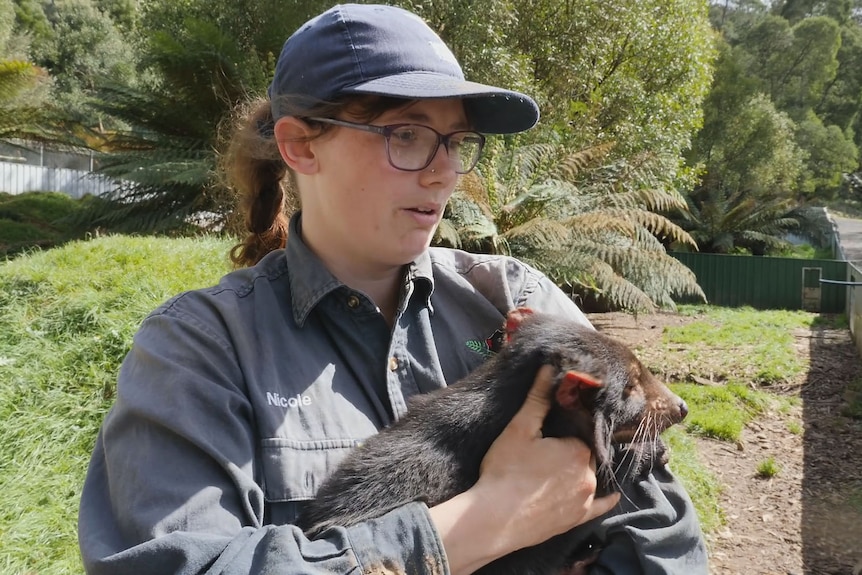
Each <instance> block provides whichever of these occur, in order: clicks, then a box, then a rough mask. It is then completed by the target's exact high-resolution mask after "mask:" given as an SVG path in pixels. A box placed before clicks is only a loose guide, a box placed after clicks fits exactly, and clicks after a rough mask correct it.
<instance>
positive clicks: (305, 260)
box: [284, 212, 434, 326]
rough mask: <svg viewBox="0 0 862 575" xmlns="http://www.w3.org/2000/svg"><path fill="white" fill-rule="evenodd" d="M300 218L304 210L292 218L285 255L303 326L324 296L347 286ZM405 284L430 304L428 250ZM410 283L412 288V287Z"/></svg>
mask: <svg viewBox="0 0 862 575" xmlns="http://www.w3.org/2000/svg"><path fill="white" fill-rule="evenodd" d="M300 217H301V212H297V213H295V214H294V215H293V216H292V217H291V218H290V227H289V229H288V234H287V244H286V245H285V250H284V254H285V258H286V260H287V269H288V276H289V278H290V294H291V299H292V301H293V319H294V320H295V321H296V323H297V325H299V326H302V325H303V324H304V323H305V320H306V319H307V318H308V314H310V313H311V310H313V309H314V308H315V306H317V304H318V303H320V301H321V300H322V299H323V298H324V297H326V296H327V295H328V294H330V293H331V292H333V291H335V290H337V289H339V288H341V287H346V286H344V284H343V283H341V281H340V280H339V279H338V278H336V277H335V276H334V275H332V272H330V271H329V270H328V269H327V268H326V266H325V265H324V264H323V262H322V261H321V260H320V258H318V257H317V255H315V254H314V252H312V251H311V249H310V248H309V247H308V246H307V245H306V244H305V242H304V241H303V240H302V234H301V233H300V231H301V228H302V226H301V222H300ZM404 284H405V289H406V290H407V292H406V293H408V294H410V297H422V298H424V302H423V303H424V304H425V305H428V306H430V299H431V293H432V292H433V291H434V278H433V274H432V266H431V256H430V254H429V253H428V251H427V250H426V251H425V252H423V253H422V254H421V255H420V256H419V257H417V258H416V260H415V261H413V262H412V263H410V264H408V265H407V269H406V273H405V277H404ZM411 285H412V287H413V289H410V286H411Z"/></svg>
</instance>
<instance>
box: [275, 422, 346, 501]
mask: <svg viewBox="0 0 862 575" xmlns="http://www.w3.org/2000/svg"><path fill="white" fill-rule="evenodd" d="M360 443H361V440H359V439H320V440H307V441H297V440H294V439H286V438H281V437H273V438H266V439H263V440H262V443H261V457H262V469H263V492H264V497H265V498H266V500H267V501H268V502H270V503H281V502H288V501H293V502H299V501H308V500H310V499H314V496H315V494H316V493H317V491H318V489H320V486H321V485H322V484H323V482H324V481H325V480H326V478H327V477H328V476H329V474H330V473H331V472H332V471H333V470H334V469H335V468H336V467H337V466H338V464H339V463H340V462H341V460H342V459H344V457H345V456H346V455H347V454H348V453H350V451H351V450H352V449H353V448H354V447H356V446H357V445H359V444H360Z"/></svg>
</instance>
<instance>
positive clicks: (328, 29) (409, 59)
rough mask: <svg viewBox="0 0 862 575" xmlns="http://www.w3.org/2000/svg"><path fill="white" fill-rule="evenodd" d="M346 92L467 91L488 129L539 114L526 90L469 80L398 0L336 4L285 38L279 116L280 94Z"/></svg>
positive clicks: (472, 111)
mask: <svg viewBox="0 0 862 575" xmlns="http://www.w3.org/2000/svg"><path fill="white" fill-rule="evenodd" d="M347 94H375V95H380V96H392V97H396V98H406V99H424V98H463V100H464V106H465V108H466V111H467V114H468V116H469V118H470V121H471V122H472V124H473V129H474V130H476V131H478V132H484V133H487V134H513V133H515V132H521V131H524V130H527V129H529V128H532V127H533V126H534V125H535V124H536V122H537V121H538V120H539V107H538V106H537V105H536V102H535V101H533V99H532V98H530V97H529V96H526V95H524V94H521V93H518V92H514V91H512V90H504V89H502V88H496V87H494V86H487V85H485V84H478V83H476V82H468V81H467V80H465V79H464V72H463V71H462V70H461V66H460V65H459V64H458V61H457V60H456V59H455V56H454V55H453V54H452V51H451V50H449V48H448V47H447V46H446V44H444V43H443V41H442V40H441V39H440V37H439V36H437V34H435V33H434V31H433V30H431V28H430V27H429V26H428V25H427V24H426V23H425V22H424V21H423V20H422V19H421V18H419V16H417V15H415V14H413V13H412V12H408V11H406V10H403V9H401V8H397V7H395V6H384V5H378V4H341V5H337V6H334V7H332V8H330V9H329V10H327V11H326V12H324V13H322V14H320V15H319V16H316V17H314V18H312V19H311V20H309V21H308V22H306V23H305V24H304V25H302V26H301V27H300V28H299V29H298V30H297V31H296V32H294V33H293V34H292V35H291V36H290V38H288V39H287V41H286V42H285V43H284V47H283V48H282V50H281V55H280V56H279V58H278V63H277V64H276V68H275V76H274V77H273V80H272V84H270V86H269V97H270V101H271V102H272V113H273V117H274V118H279V117H281V116H283V115H285V114H286V112H282V111H281V110H280V109H279V102H278V96H280V95H292V96H300V97H302V98H304V99H308V100H318V101H321V100H322V101H333V100H334V99H336V98H338V97H339V96H343V95H347Z"/></svg>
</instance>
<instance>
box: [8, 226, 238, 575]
mask: <svg viewBox="0 0 862 575" xmlns="http://www.w3.org/2000/svg"><path fill="white" fill-rule="evenodd" d="M229 246H230V243H229V242H228V241H227V240H218V239H213V238H201V239H164V238H163V239H158V238H131V237H119V236H118V237H104V238H100V239H97V240H93V241H90V242H74V243H71V244H67V245H65V246H64V247H62V248H55V249H52V250H47V251H44V252H39V251H36V252H32V253H31V254H29V255H23V256H20V257H18V258H17V259H15V260H11V261H7V262H4V263H2V264H0V571H2V572H3V573H10V574H17V573H28V574H31V573H32V574H38V575H50V574H67V573H68V574H72V573H75V574H77V573H81V566H80V559H79V557H78V549H77V540H76V537H77V536H76V530H75V523H76V517H77V512H78V500H79V497H80V488H81V483H82V481H83V477H84V473H85V471H86V468H87V463H88V461H89V457H90V452H91V450H92V446H93V442H94V440H95V437H96V433H97V430H98V427H99V425H100V424H101V420H102V418H103V416H104V413H105V411H106V410H107V408H108V407H109V405H110V403H111V401H112V398H113V390H114V382H115V379H116V374H117V370H118V368H119V364H120V362H121V361H122V359H123V357H124V356H125V354H126V352H127V351H128V349H129V347H130V345H131V340H132V335H133V334H134V332H135V330H136V329H137V326H138V325H139V324H140V322H141V320H143V318H144V317H145V316H146V314H147V313H149V312H150V311H152V310H153V309H155V308H156V307H157V306H158V305H159V304H161V303H162V302H163V301H164V300H166V299H168V298H169V297H171V296H173V295H175V294H176V293H178V292H180V291H183V290H186V289H190V288H195V287H202V286H205V285H210V284H213V283H215V282H216V281H217V280H218V278H219V277H220V276H221V275H223V274H224V273H225V272H226V271H228V269H229V265H228V262H227V258H226V253H227V250H228V249H229Z"/></svg>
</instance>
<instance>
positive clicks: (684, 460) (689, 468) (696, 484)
mask: <svg viewBox="0 0 862 575" xmlns="http://www.w3.org/2000/svg"><path fill="white" fill-rule="evenodd" d="M662 437H663V438H664V440H665V441H666V442H667V445H668V447H669V448H670V463H669V465H670V468H671V470H672V471H673V474H674V475H675V476H676V477H677V478H678V479H679V481H680V483H682V484H683V486H684V487H685V489H686V491H687V492H688V494H689V496H690V497H691V500H692V503H694V507H695V509H696V510H697V516H698V518H699V519H700V525H701V528H702V529H703V531H704V532H705V533H710V532H712V531H714V530H715V529H716V528H717V527H719V526H720V525H722V524H723V523H724V514H723V513H722V510H721V505H720V504H719V496H720V495H721V485H720V483H719V482H718V479H716V477H715V476H714V475H713V474H712V473H711V472H710V471H709V469H707V468H706V466H704V465H703V463H702V462H701V460H700V456H699V454H698V452H697V445H696V444H695V442H694V440H693V439H692V437H691V436H690V435H688V434H686V433H685V431H683V429H682V428H681V427H672V428H670V429H668V430H667V431H666V432H664V434H663V435H662Z"/></svg>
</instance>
